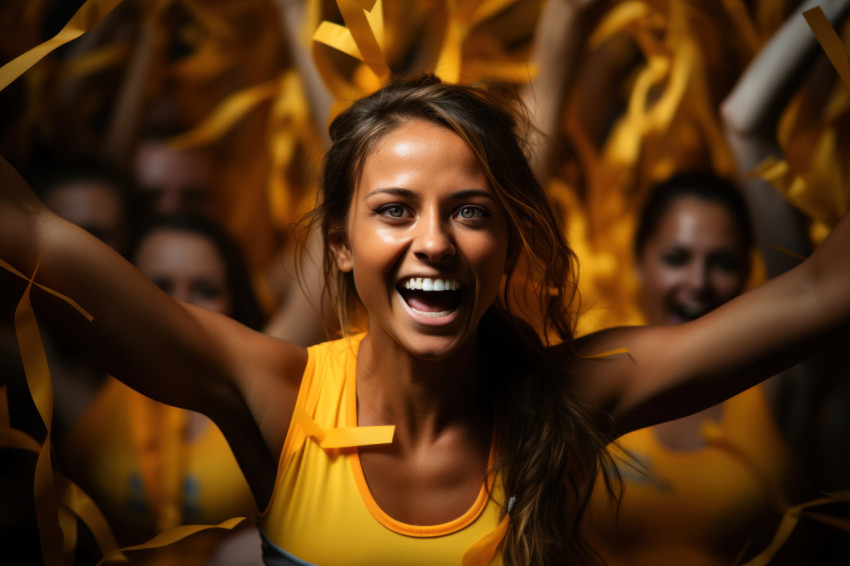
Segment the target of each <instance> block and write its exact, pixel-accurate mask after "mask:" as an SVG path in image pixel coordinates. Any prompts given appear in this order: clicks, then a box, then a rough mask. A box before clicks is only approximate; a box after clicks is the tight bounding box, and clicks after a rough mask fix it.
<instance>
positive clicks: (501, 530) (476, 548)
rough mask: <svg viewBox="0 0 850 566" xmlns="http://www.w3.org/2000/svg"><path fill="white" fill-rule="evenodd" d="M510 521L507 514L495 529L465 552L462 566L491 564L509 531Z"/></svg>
mask: <svg viewBox="0 0 850 566" xmlns="http://www.w3.org/2000/svg"><path fill="white" fill-rule="evenodd" d="M509 523H510V515H507V514H506V515H505V516H504V517H503V518H502V521H501V522H500V523H499V525H498V526H497V527H496V528H495V529H494V530H492V531H491V532H489V533H487V534H486V535H485V536H484V537H483V538H482V539H481V540H479V541H478V542H476V543H475V544H473V545H472V546H470V547H469V548H468V549H467V550H466V552H464V553H463V559H462V560H461V566H487V564H490V562H492V561H493V558H495V557H496V552H497V551H498V550H499V545H500V544H502V539H504V538H505V534H506V533H507V532H508V524H509Z"/></svg>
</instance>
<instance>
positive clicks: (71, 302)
mask: <svg viewBox="0 0 850 566" xmlns="http://www.w3.org/2000/svg"><path fill="white" fill-rule="evenodd" d="M0 267H2V268H3V269H5V270H6V271H8V272H10V273H12V274H13V275H17V276H18V277H20V278H21V279H23V280H24V281H30V282H31V283H32V284H33V285H35V286H36V287H38V288H39V289H41V290H42V291H45V292H47V293H50V294H51V295H53V296H54V297H56V298H58V299H61V300H63V301H65V302H66V303H68V304H69V305H70V306H71V307H73V308H74V310H76V311H77V312H78V313H80V314H81V315H83V316H84V317H85V318H86V320H88V321H89V322H91V321H92V320H93V319H94V317H93V316H92V315H90V314H89V312H88V311H87V310H86V309H84V308H83V307H81V306H80V305H79V304H78V303H77V301H75V300H74V299H72V298H70V297H67V296H65V295H63V294H62V293H58V292H56V291H54V290H53V289H51V288H49V287H45V286H44V285H42V284H41V283H37V282H35V281H32V280H31V279H30V278H29V277H27V276H26V275H24V274H23V273H21V272H20V271H18V270H17V269H15V268H14V267H12V266H11V265H9V264H8V263H7V262H5V261H3V260H2V259H0Z"/></svg>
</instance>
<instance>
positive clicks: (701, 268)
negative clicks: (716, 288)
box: [686, 261, 709, 291]
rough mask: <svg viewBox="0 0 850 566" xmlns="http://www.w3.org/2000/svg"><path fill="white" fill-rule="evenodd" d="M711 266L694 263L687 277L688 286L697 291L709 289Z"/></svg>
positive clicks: (703, 263)
mask: <svg viewBox="0 0 850 566" xmlns="http://www.w3.org/2000/svg"><path fill="white" fill-rule="evenodd" d="M708 277H709V266H708V265H707V264H706V263H705V262H702V261H692V262H691V264H690V265H689V266H688V272H687V275H686V278H687V283H688V286H689V287H690V288H691V289H693V290H695V291H705V290H706V289H708Z"/></svg>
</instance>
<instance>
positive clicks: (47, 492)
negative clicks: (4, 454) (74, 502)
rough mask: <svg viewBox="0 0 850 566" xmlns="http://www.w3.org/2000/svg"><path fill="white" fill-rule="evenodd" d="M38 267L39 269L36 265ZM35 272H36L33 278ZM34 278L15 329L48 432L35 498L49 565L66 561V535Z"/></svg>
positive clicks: (38, 465) (39, 462)
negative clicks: (32, 297) (55, 474)
mask: <svg viewBox="0 0 850 566" xmlns="http://www.w3.org/2000/svg"><path fill="white" fill-rule="evenodd" d="M36 269H37V268H36ZM34 277H35V274H33V278H34ZM32 285H33V283H32V279H30V280H29V283H28V284H27V288H26V291H24V295H23V297H21V300H20V302H19V303H18V307H17V308H16V309H15V332H16V334H17V336H18V347H19V348H20V351H21V361H22V362H23V366H24V373H25V374H26V379H27V386H28V387H29V390H30V395H31V396H32V398H33V401H34V402H35V406H36V408H37V409H38V413H39V415H41V419H42V421H44V426H45V427H46V429H47V435H46V437H45V439H44V444H42V445H41V447H40V448H39V451H38V459H37V460H36V464H35V478H34V481H33V484H34V486H33V487H34V489H33V491H34V498H35V512H36V520H37V522H38V532H39V538H40V539H41V552H42V557H43V559H44V563H45V564H47V565H49V566H53V565H56V566H59V565H62V564H64V558H63V554H62V548H63V542H62V540H63V535H62V530H61V528H60V526H59V521H58V515H57V513H58V507H59V506H58V502H57V498H56V491H55V486H54V485H53V465H52V463H51V458H50V428H51V423H52V421H53V388H52V384H51V382H50V372H49V370H48V367H47V355H46V353H45V351H44V344H43V343H42V340H41V334H40V332H39V330H38V323H37V322H36V320H35V313H34V312H33V309H32V302H31V301H30V292H31V290H32Z"/></svg>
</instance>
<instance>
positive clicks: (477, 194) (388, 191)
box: [366, 187, 496, 201]
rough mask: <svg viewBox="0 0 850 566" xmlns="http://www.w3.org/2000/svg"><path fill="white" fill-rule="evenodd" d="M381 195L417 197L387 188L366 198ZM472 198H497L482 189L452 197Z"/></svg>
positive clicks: (401, 190) (466, 190) (404, 190)
mask: <svg viewBox="0 0 850 566" xmlns="http://www.w3.org/2000/svg"><path fill="white" fill-rule="evenodd" d="M380 194H384V195H387V194H388V195H395V196H399V197H407V198H414V197H416V196H417V194H416V192H414V191H411V190H410V189H401V188H396V187H392V188H385V189H375V190H374V191H372V192H370V193H369V194H367V195H366V198H369V197H372V196H375V195H380ZM472 197H483V198H488V199H490V200H492V201H495V200H496V198H495V197H494V196H493V194H492V193H489V192H487V191H484V190H481V189H464V190H460V191H457V192H456V193H452V195H451V198H452V199H456V200H461V199H467V198H472Z"/></svg>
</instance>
